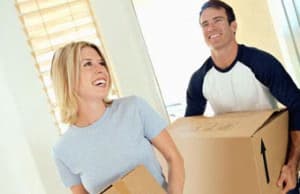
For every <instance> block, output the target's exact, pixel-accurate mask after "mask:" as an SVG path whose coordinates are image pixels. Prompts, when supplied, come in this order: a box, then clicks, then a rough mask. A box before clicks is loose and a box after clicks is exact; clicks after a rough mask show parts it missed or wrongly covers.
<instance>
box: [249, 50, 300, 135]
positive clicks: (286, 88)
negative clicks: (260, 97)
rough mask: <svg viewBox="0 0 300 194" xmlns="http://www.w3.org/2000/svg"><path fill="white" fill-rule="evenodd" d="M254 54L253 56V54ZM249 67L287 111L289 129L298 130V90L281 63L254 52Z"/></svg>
mask: <svg viewBox="0 0 300 194" xmlns="http://www.w3.org/2000/svg"><path fill="white" fill-rule="evenodd" d="M254 53H255V54H254ZM250 58H251V62H250V63H251V65H249V67H250V68H251V69H252V71H253V72H254V74H255V76H256V78H257V79H258V80H259V81H260V82H261V83H262V84H264V85H265V86H266V87H268V88H269V90H270V92H271V93H272V95H273V96H274V97H275V98H276V99H277V100H278V101H279V102H281V103H282V104H284V105H285V106H286V107H287V108H288V111H289V118H290V119H289V124H290V129H292V130H300V90H299V89H298V88H297V86H296V84H295V83H294V82H293V80H292V78H291V77H290V76H289V74H288V73H287V72H286V71H285V69H284V68H283V66H282V65H281V63H280V62H279V61H278V60H277V59H276V58H275V57H273V56H272V55H270V54H268V53H266V52H263V51H260V50H256V52H255V50H254V51H253V52H252V56H250Z"/></svg>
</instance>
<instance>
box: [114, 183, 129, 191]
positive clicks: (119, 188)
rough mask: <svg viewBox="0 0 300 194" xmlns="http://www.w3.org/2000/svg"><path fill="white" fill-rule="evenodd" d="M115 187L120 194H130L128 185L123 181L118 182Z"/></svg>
mask: <svg viewBox="0 0 300 194" xmlns="http://www.w3.org/2000/svg"><path fill="white" fill-rule="evenodd" d="M114 187H115V188H116V189H117V191H119V192H120V194H130V192H129V190H128V188H127V186H126V184H125V183H124V181H122V180H120V181H118V182H116V183H115V184H114Z"/></svg>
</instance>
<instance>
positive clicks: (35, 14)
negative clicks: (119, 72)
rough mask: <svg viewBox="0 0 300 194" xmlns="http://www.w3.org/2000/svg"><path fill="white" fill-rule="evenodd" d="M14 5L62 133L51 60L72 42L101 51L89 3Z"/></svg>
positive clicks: (22, 1) (27, 1)
mask: <svg viewBox="0 0 300 194" xmlns="http://www.w3.org/2000/svg"><path fill="white" fill-rule="evenodd" d="M15 5H16V8H17V10H18V12H19V18H20V20H21V22H22V24H23V30H24V32H25V34H26V36H27V40H28V44H29V45H30V47H31V54H32V56H33V57H34V59H35V61H36V64H35V66H36V68H37V70H38V73H39V78H40V80H41V81H42V83H43V86H44V91H45V92H46V94H47V96H48V99H49V104H50V107H51V113H52V114H53V115H54V117H55V119H56V124H57V125H58V127H59V129H60V132H61V133H63V132H64V131H65V130H66V127H67V126H66V125H65V124H63V123H62V122H61V118H60V116H59V107H57V105H56V101H55V95H54V91H53V87H52V83H51V79H50V68H51V59H52V56H53V53H54V51H55V50H56V49H58V48H59V47H61V46H63V45H65V44H66V43H68V42H71V41H79V40H85V41H89V42H92V43H94V44H96V45H98V46H99V47H100V48H102V47H101V44H100V36H99V33H98V31H97V27H96V24H95V19H94V18H93V14H92V12H91V8H90V2H89V1H88V0H15ZM102 50H103V49H102ZM110 71H112V68H110ZM112 75H114V74H113V72H112ZM114 80H115V79H114V77H112V82H113V83H112V94H111V95H112V96H111V97H112V98H116V97H118V96H119V94H118V91H117V88H116V84H115V81H114Z"/></svg>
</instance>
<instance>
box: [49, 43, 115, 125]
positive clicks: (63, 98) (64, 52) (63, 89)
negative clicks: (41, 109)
mask: <svg viewBox="0 0 300 194" xmlns="http://www.w3.org/2000/svg"><path fill="white" fill-rule="evenodd" d="M84 47H91V48H93V49H95V50H96V52H97V53H98V54H99V55H100V57H101V58H103V60H104V62H105V67H106V69H107V71H108V74H109V69H108V68H107V63H106V60H105V59H104V57H103V55H102V53H101V51H100V49H99V48H98V47H97V46H96V45H94V44H92V43H89V42H84V41H80V42H72V43H69V44H67V45H65V46H63V47H62V48H59V49H58V50H57V51H56V52H55V54H54V56H53V58H52V64H51V79H52V83H53V88H54V93H55V96H56V101H57V105H58V106H59V108H60V116H61V119H62V122H64V123H68V124H74V123H75V122H76V120H77V116H78V100H79V98H78V95H77V93H76V90H75V88H76V86H77V85H78V82H79V72H80V71H79V70H80V52H81V49H82V48H84ZM109 75H110V74H109ZM109 77H111V76H109ZM109 84H110V85H109V88H111V81H110V82H109ZM105 103H108V104H109V103H111V101H110V100H108V99H105Z"/></svg>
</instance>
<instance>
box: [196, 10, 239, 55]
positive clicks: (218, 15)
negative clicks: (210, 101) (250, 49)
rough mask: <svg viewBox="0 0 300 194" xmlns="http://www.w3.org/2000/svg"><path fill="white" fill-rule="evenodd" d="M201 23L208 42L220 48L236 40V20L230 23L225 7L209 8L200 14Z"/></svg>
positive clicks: (211, 46)
mask: <svg viewBox="0 0 300 194" xmlns="http://www.w3.org/2000/svg"><path fill="white" fill-rule="evenodd" d="M200 25H201V28H202V32H203V36H204V39H205V42H206V44H207V45H208V46H209V47H210V48H211V49H212V50H218V49H222V48H224V47H226V46H227V45H229V44H231V43H233V42H235V31H236V28H237V24H236V22H235V21H233V22H231V24H229V23H228V18H227V15H226V12H225V9H223V8H220V9H216V8H207V9H205V10H204V11H203V12H202V14H201V16H200Z"/></svg>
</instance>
